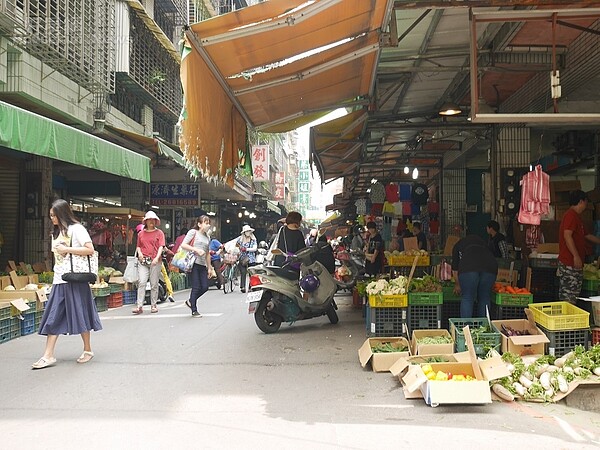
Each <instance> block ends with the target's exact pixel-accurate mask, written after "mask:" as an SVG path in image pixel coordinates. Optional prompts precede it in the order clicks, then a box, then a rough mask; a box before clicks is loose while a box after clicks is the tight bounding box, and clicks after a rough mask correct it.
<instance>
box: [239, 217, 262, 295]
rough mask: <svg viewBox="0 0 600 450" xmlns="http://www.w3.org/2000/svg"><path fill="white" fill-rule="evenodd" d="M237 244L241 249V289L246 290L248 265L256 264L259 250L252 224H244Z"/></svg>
mask: <svg viewBox="0 0 600 450" xmlns="http://www.w3.org/2000/svg"><path fill="white" fill-rule="evenodd" d="M236 245H237V246H238V248H239V249H240V260H239V268H240V290H241V291H242V292H246V275H247V274H248V266H253V265H255V264H256V251H257V250H258V243H257V242H256V236H254V228H252V227H251V226H250V225H244V226H243V227H242V232H241V233H240V237H239V238H238V240H237V242H236Z"/></svg>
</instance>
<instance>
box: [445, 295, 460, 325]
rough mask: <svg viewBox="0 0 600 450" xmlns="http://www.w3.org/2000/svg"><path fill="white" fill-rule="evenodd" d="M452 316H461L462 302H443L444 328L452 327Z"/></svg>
mask: <svg viewBox="0 0 600 450" xmlns="http://www.w3.org/2000/svg"><path fill="white" fill-rule="evenodd" d="M451 317H460V302H447V303H446V302H444V303H443V304H442V328H443V329H444V330H449V329H450V322H449V319H450V318H451Z"/></svg>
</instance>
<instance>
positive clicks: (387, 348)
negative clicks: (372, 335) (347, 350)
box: [371, 342, 408, 353]
mask: <svg viewBox="0 0 600 450" xmlns="http://www.w3.org/2000/svg"><path fill="white" fill-rule="evenodd" d="M371 351H372V352H373V353H393V352H406V351H408V347H407V346H406V345H404V344H402V343H400V342H379V343H378V344H377V345H375V346H373V347H371Z"/></svg>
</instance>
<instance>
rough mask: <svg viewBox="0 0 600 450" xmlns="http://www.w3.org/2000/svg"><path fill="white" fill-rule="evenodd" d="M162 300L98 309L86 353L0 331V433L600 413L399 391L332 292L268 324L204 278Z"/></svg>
mask: <svg viewBox="0 0 600 450" xmlns="http://www.w3.org/2000/svg"><path fill="white" fill-rule="evenodd" d="M188 295H189V291H180V292H178V293H176V296H175V298H176V302H175V303H163V304H162V305H160V310H159V313H158V314H150V313H149V307H148V306H147V307H146V309H145V311H144V314H142V315H140V316H133V315H132V314H131V306H130V305H126V306H123V307H121V308H117V309H111V310H109V311H107V312H103V313H100V317H101V319H102V323H103V326H104V330H103V331H101V332H98V333H93V335H92V346H93V350H94V352H95V355H96V356H95V358H94V359H93V360H92V361H91V362H90V363H88V364H85V365H80V364H77V363H76V362H75V359H76V358H77V357H78V356H79V354H80V353H81V340H80V338H79V337H78V336H73V337H70V336H69V337H65V336H63V337H60V338H59V340H58V345H57V352H56V357H57V360H58V362H57V364H56V365H55V366H54V367H49V368H46V369H42V370H37V371H34V370H31V368H30V367H31V364H32V363H33V362H34V361H36V360H37V359H38V357H39V356H40V355H41V354H42V352H43V347H44V338H43V337H41V336H39V335H37V334H33V335H29V336H24V337H21V338H18V339H15V340H12V341H9V342H7V343H4V344H2V345H0V361H2V363H1V364H0V377H1V378H2V380H3V383H2V387H1V388H0V389H1V392H0V399H1V400H0V404H1V405H2V406H1V407H0V433H1V436H2V440H1V447H2V448H5V449H15V450H16V449H54V448H57V449H58V448H60V449H80V448H87V449H107V448H113V449H114V448H128V449H130V448H144V449H154V448H156V449H159V448H169V447H174V446H177V447H178V448H257V449H258V448H260V449H271V448H272V449H276V448H277V449H280V448H286V449H290V448H304V449H306V448H310V449H313V448H314V449H317V448H348V449H367V448H369V449H372V448H408V446H409V445H414V446H415V448H417V446H418V447H419V448H423V447H427V448H461V449H462V448H486V449H503V450H504V449H506V448H510V447H511V446H512V447H513V448H525V447H529V448H552V449H573V448H597V447H598V445H600V414H598V413H590V412H585V411H581V410H578V409H573V408H569V407H567V406H565V405H564V403H563V404H548V405H543V404H531V403H513V404H505V403H498V402H495V403H493V404H491V405H485V406H446V407H442V406H440V407H437V408H431V407H429V406H427V405H426V404H425V403H424V402H423V401H422V400H405V399H404V396H403V394H402V389H401V388H400V385H399V383H398V381H397V379H395V378H393V377H392V376H391V374H389V373H373V372H372V371H371V370H370V368H369V367H367V368H366V369H362V368H361V366H360V364H359V362H358V357H357V349H358V348H359V347H360V345H361V344H362V343H363V342H364V339H365V331H364V324H363V319H362V317H361V312H360V311H359V310H357V309H355V308H353V307H352V306H351V297H350V296H347V295H341V296H338V297H337V301H338V304H339V305H340V307H339V311H338V313H339V316H340V322H339V324H337V325H331V324H329V321H328V320H327V318H326V317H322V318H318V319H312V320H308V321H302V322H298V323H295V324H294V325H293V326H287V325H284V326H282V328H281V330H280V331H279V332H278V333H277V334H273V335H265V334H263V333H262V332H260V331H259V330H258V328H257V327H256V325H255V323H254V318H253V317H252V316H249V315H247V314H246V303H245V295H243V294H241V293H240V292H239V290H238V291H236V292H234V293H232V294H227V295H224V294H223V292H221V291H217V290H215V288H211V289H210V290H209V292H208V293H207V294H206V295H205V296H204V297H203V298H202V299H201V301H200V303H199V304H200V306H199V310H200V312H201V313H202V315H203V317H202V318H200V319H193V318H191V317H190V314H189V310H188V309H187V307H186V306H185V304H184V300H185V299H186V298H187V296H188Z"/></svg>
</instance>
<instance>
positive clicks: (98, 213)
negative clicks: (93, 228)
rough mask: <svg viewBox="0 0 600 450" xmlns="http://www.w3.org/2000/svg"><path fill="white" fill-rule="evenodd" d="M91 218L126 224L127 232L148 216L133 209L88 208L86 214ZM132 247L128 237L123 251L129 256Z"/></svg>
mask: <svg viewBox="0 0 600 450" xmlns="http://www.w3.org/2000/svg"><path fill="white" fill-rule="evenodd" d="M84 213H85V214H86V215H88V216H89V217H104V218H105V219H109V221H117V222H118V223H121V224H124V225H125V227H126V230H127V232H129V230H131V229H132V228H135V226H136V225H137V224H138V223H140V222H141V221H142V219H143V218H144V215H145V214H146V213H145V212H143V211H140V210H137V209H133V208H121V207H111V208H108V207H107V208H87V209H86V210H85V212H84ZM131 245H132V244H130V243H129V240H128V238H127V237H125V244H124V247H123V250H124V251H125V253H126V254H127V255H129V254H130V248H131Z"/></svg>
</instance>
